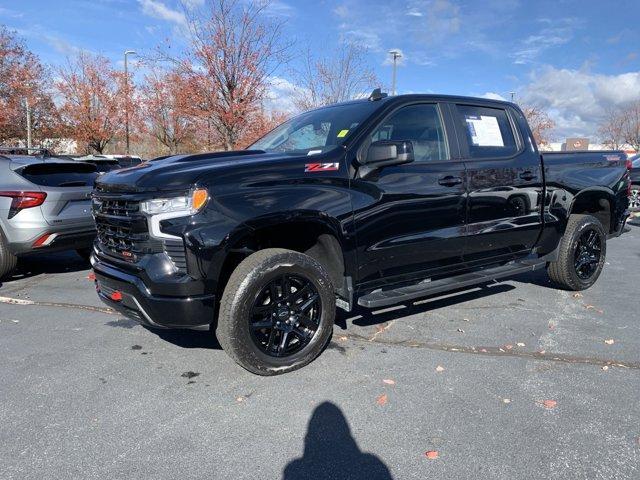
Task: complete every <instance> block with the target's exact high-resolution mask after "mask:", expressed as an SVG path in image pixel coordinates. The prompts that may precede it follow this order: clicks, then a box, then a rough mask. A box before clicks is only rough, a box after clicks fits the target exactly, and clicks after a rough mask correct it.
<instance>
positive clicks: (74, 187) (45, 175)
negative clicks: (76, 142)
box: [0, 155, 98, 278]
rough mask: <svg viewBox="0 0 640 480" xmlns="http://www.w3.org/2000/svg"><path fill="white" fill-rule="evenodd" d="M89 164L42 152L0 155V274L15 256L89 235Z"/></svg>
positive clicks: (92, 170) (88, 239)
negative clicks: (39, 153) (48, 155)
mask: <svg viewBox="0 0 640 480" xmlns="http://www.w3.org/2000/svg"><path fill="white" fill-rule="evenodd" d="M97 175H98V174H97V173H96V167H95V166H94V165H91V164H88V163H82V162H76V161H70V160H61V159H57V158H54V157H47V156H40V157H34V156H27V155H0V278H2V277H4V276H5V275H7V274H8V273H10V272H11V271H12V270H13V269H14V268H15V266H16V264H17V259H18V257H20V256H23V255H28V254H32V253H37V252H44V251H53V250H69V249H75V250H76V251H77V252H78V253H79V254H80V255H81V256H83V257H86V258H88V256H89V254H90V251H91V244H92V243H93V239H94V238H95V225H94V222H93V217H92V216H91V190H92V189H93V184H94V180H95V178H96V176H97Z"/></svg>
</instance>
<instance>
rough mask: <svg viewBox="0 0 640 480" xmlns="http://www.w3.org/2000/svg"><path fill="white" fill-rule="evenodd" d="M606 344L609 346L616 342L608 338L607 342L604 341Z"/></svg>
mask: <svg viewBox="0 0 640 480" xmlns="http://www.w3.org/2000/svg"><path fill="white" fill-rule="evenodd" d="M604 343H606V344H607V345H613V344H614V343H616V342H615V340H614V339H613V338H608V339H607V340H605V341H604Z"/></svg>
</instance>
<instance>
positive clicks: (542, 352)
mask: <svg viewBox="0 0 640 480" xmlns="http://www.w3.org/2000/svg"><path fill="white" fill-rule="evenodd" d="M538 353H539V354H540V355H544V354H545V353H547V351H546V350H540V351H539V352H538Z"/></svg>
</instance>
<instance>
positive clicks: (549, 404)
mask: <svg viewBox="0 0 640 480" xmlns="http://www.w3.org/2000/svg"><path fill="white" fill-rule="evenodd" d="M557 404H558V402H556V401H555V400H544V401H543V402H542V406H543V407H544V408H547V409H549V410H551V409H552V408H556V405H557Z"/></svg>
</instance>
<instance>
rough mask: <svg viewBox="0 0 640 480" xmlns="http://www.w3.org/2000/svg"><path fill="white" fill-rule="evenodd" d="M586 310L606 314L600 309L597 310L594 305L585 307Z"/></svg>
mask: <svg viewBox="0 0 640 480" xmlns="http://www.w3.org/2000/svg"><path fill="white" fill-rule="evenodd" d="M584 308H586V309H587V310H595V311H596V312H598V313H604V310H600V309H599V308H596V307H594V306H593V305H585V306H584Z"/></svg>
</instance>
